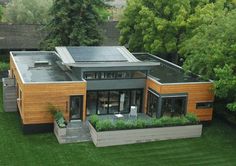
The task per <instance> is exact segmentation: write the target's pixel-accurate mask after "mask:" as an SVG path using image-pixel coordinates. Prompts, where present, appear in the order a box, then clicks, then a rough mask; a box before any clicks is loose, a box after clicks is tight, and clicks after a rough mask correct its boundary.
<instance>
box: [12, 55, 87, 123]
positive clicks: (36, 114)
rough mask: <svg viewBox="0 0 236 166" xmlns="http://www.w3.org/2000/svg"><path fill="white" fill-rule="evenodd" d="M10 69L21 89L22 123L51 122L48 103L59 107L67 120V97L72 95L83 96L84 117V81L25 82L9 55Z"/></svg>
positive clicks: (84, 115) (84, 114)
mask: <svg viewBox="0 0 236 166" xmlns="http://www.w3.org/2000/svg"><path fill="white" fill-rule="evenodd" d="M10 70H11V75H12V77H13V75H14V77H15V79H16V82H17V84H18V86H19V88H20V89H21V91H22V107H21V108H20V109H19V110H20V115H21V119H22V121H23V123H24V124H40V123H53V118H52V115H51V113H50V112H49V111H48V104H49V103H51V104H53V105H55V106H57V107H60V108H61V109H62V110H63V113H64V116H65V118H66V119H67V120H68V119H69V104H70V102H69V100H70V99H69V98H70V96H73V95H83V96H84V100H83V119H85V118H86V112H85V110H86V109H85V108H86V82H69V83H68V82H65V83H63V82H60V83H39V84H37V83H34V84H25V83H23V80H21V77H20V74H19V73H18V71H17V68H16V64H15V63H14V61H13V58H12V56H10ZM18 106H19V103H18Z"/></svg>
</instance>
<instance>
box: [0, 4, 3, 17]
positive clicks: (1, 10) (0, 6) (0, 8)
mask: <svg viewBox="0 0 236 166" xmlns="http://www.w3.org/2000/svg"><path fill="white" fill-rule="evenodd" d="M2 15H3V7H2V5H0V21H2Z"/></svg>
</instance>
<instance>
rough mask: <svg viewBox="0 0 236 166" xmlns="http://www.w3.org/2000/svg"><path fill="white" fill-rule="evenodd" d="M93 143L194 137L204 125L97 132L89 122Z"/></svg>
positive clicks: (108, 143)
mask: <svg viewBox="0 0 236 166" xmlns="http://www.w3.org/2000/svg"><path fill="white" fill-rule="evenodd" d="M89 129H90V133H91V137H92V140H93V143H94V144H95V146H96V147H104V146H113V145H124V144H133V143H141V142H151V141H159V140H169V139H180V138H194V137H200V136H201V134H202V125H201V124H200V125H188V126H174V127H159V128H145V129H129V130H116V131H102V132H97V131H96V130H95V129H94V127H93V126H92V125H91V124H90V123H89Z"/></svg>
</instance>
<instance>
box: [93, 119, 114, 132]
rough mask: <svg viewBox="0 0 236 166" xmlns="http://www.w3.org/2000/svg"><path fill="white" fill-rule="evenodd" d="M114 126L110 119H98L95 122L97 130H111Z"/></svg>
mask: <svg viewBox="0 0 236 166" xmlns="http://www.w3.org/2000/svg"><path fill="white" fill-rule="evenodd" d="M114 128H115V127H114V125H113V124H112V121H111V120H110V119H104V120H99V121H98V122H97V123H96V129H97V131H106V130H111V129H114Z"/></svg>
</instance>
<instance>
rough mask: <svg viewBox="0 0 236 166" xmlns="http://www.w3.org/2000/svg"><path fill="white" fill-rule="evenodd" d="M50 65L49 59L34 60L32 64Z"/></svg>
mask: <svg viewBox="0 0 236 166" xmlns="http://www.w3.org/2000/svg"><path fill="white" fill-rule="evenodd" d="M48 65H51V64H50V63H49V61H34V66H35V67H37V66H48Z"/></svg>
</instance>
